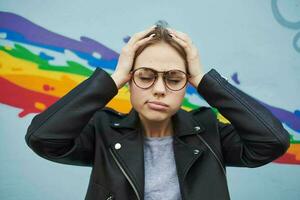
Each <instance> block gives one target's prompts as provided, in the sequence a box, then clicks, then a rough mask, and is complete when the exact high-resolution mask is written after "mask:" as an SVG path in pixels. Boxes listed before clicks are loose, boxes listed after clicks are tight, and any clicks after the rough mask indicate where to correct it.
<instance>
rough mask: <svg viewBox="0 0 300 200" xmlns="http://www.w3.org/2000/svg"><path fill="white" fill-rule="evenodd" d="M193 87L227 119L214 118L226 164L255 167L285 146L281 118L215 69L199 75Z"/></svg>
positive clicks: (286, 135) (270, 159) (281, 153)
mask: <svg viewBox="0 0 300 200" xmlns="http://www.w3.org/2000/svg"><path fill="white" fill-rule="evenodd" d="M197 91H198V92H199V93H200V94H201V95H202V97H203V98H204V99H205V100H206V101H207V102H208V103H209V104H210V105H211V106H212V107H215V108H217V109H218V111H219V112H220V113H221V114H222V115H223V116H224V117H225V118H226V119H228V120H229V121H230V122H231V124H224V123H221V122H218V128H219V133H220V136H221V144H222V152H223V156H224V161H225V164H226V165H228V166H241V167H258V166H261V165H264V164H267V163H269V162H271V161H273V160H275V159H276V158H278V157H279V156H281V155H283V154H284V153H285V152H286V151H287V149H288V148H289V145H290V139H289V133H288V132H287V131H286V130H285V129H284V128H283V126H282V124H281V122H280V121H279V120H278V119H277V118H276V117H275V116H274V115H273V114H272V113H271V112H270V111H269V110H267V109H266V108H265V107H264V106H263V105H261V104H260V103H259V102H258V101H257V100H255V99H254V98H252V97H251V96H249V95H247V94H246V93H244V92H243V91H241V90H239V89H237V88H236V87H234V86H233V85H231V84H230V83H229V82H228V81H227V80H226V79H224V78H223V77H222V76H221V75H220V74H219V73H218V72H217V71H216V70H215V69H211V70H210V71H209V72H208V73H206V74H205V75H204V76H203V78H202V80H201V82H200V83H199V85H198V87H197Z"/></svg>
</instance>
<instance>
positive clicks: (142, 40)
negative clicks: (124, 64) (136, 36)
mask: <svg viewBox="0 0 300 200" xmlns="http://www.w3.org/2000/svg"><path fill="white" fill-rule="evenodd" d="M154 36H155V33H153V34H151V35H150V36H149V37H146V38H143V39H141V40H139V41H137V42H136V43H135V44H133V51H136V50H137V49H138V48H139V47H140V46H142V45H143V44H145V43H147V42H148V41H150V40H151V39H152V38H153V37H154Z"/></svg>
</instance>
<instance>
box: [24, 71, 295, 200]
mask: <svg viewBox="0 0 300 200" xmlns="http://www.w3.org/2000/svg"><path fill="white" fill-rule="evenodd" d="M197 91H198V92H199V93H200V94H201V95H202V97H203V98H204V99H205V100H206V101H207V102H208V103H209V105H210V106H212V107H215V108H217V109H218V110H219V112H220V113H221V114H222V115H223V116H225V117H226V118H227V119H228V120H229V121H230V122H231V124H224V123H221V122H220V121H218V119H217V118H216V115H215V114H214V112H213V111H212V109H211V108H210V107H204V106H202V107H200V108H198V109H194V110H192V111H190V112H187V111H185V110H182V109H180V110H179V111H178V112H177V113H176V114H175V115H173V116H172V122H173V126H174V130H175V133H174V142H173V147H174V154H175V163H176V168H177V173H178V178H179V184H180V192H181V195H182V199H183V200H198V199H201V200H227V199H230V196H229V192H228V186H227V180H226V168H225V167H226V166H238V167H259V166H262V165H265V164H267V163H270V162H271V161H273V160H274V159H276V158H278V157H279V156H281V155H283V154H284V153H285V152H286V151H287V149H288V147H289V144H290V143H289V133H288V132H287V131H286V130H285V129H284V128H283V126H282V124H281V122H280V121H279V120H278V119H277V118H275V117H274V116H273V115H272V114H271V112H270V111H269V110H267V109H266V108H265V107H263V106H262V105H261V104H260V103H258V102H257V101H256V100H255V99H254V98H252V97H250V96H249V95H247V94H245V93H244V92H242V91H241V90H239V89H237V88H236V87H234V86H233V85H231V84H230V83H229V82H228V81H227V80H226V79H224V78H223V77H222V76H221V75H220V74H219V73H218V72H217V71H216V70H215V69H211V70H210V71H209V72H207V73H206V74H205V75H204V77H203V78H202V80H201V82H200V84H199V85H198V87H197ZM117 93H118V89H117V86H116V85H115V82H114V81H113V79H112V78H111V77H110V75H109V74H108V73H106V72H105V71H104V70H102V69H101V68H97V69H96V70H95V71H94V73H93V74H92V75H91V76H90V77H89V78H87V79H86V80H85V81H83V82H82V83H80V84H79V85H78V86H77V87H75V88H74V89H72V90H71V91H70V92H69V93H67V94H66V95H65V96H63V97H62V98H61V99H59V100H58V101H57V102H56V103H54V104H53V105H51V106H50V107H49V108H47V109H46V110H45V111H43V112H42V113H40V114H38V115H36V116H35V117H34V118H33V120H32V122H31V124H30V126H29V127H28V130H27V134H26V136H25V139H26V143H27V144H28V145H29V147H30V148H31V149H33V151H34V152H36V153H37V154H38V155H39V156H41V157H43V158H45V159H48V160H51V161H54V162H58V163H63V164H70V165H79V166H91V167H92V172H91V176H90V182H89V186H88V189H87V193H86V197H85V199H86V200H102V199H117V200H135V199H140V200H142V199H144V181H145V180H144V159H143V134H141V132H140V131H141V126H140V121H139V117H138V115H137V112H136V111H135V110H134V109H131V111H130V112H129V113H128V114H121V113H118V112H116V111H115V110H113V109H110V108H107V107H105V105H106V104H108V102H109V101H110V100H111V99H112V98H113V97H114V96H115V95H116V94H117Z"/></svg>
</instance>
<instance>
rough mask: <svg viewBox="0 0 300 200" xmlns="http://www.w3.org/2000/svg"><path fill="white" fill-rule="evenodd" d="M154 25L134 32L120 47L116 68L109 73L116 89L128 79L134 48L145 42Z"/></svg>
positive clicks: (149, 38) (151, 36)
mask: <svg viewBox="0 0 300 200" xmlns="http://www.w3.org/2000/svg"><path fill="white" fill-rule="evenodd" d="M155 27H156V26H155V25H154V26H152V27H150V28H149V29H146V30H144V31H141V32H138V33H135V34H134V35H133V36H132V37H131V38H130V40H129V41H128V42H127V44H126V45H125V46H124V47H123V48H122V51H121V54H120V56H119V59H118V64H117V67H116V70H115V71H114V73H113V74H112V75H111V77H112V79H113V80H114V81H115V83H116V85H117V87H118V89H120V88H122V87H123V86H124V85H125V84H126V83H127V82H128V81H129V80H130V79H131V74H130V71H131V69H132V67H133V66H132V64H133V59H134V55H135V52H136V50H137V49H138V48H139V47H140V46H141V45H143V44H145V43H147V42H148V41H149V40H151V38H153V36H154V35H155V34H151V35H150V36H149V37H146V38H144V37H145V36H146V35H147V34H148V33H149V32H151V31H153V30H154V28H155Z"/></svg>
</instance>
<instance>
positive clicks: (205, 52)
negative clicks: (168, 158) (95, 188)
mask: <svg viewBox="0 0 300 200" xmlns="http://www.w3.org/2000/svg"><path fill="white" fill-rule="evenodd" d="M160 19H164V20H166V21H168V22H169V24H170V26H171V27H173V28H175V29H177V30H180V31H183V32H186V33H187V34H189V35H190V37H191V38H192V40H193V42H194V44H195V45H196V46H197V47H198V48H199V52H200V57H201V59H202V63H203V64H204V66H205V71H206V72H207V71H209V70H210V69H211V68H215V69H217V70H218V71H219V72H220V73H221V74H222V75H223V76H225V77H228V78H229V81H230V82H231V83H232V84H233V85H235V86H236V87H238V88H239V89H241V90H243V91H244V92H246V93H247V94H249V95H251V96H253V97H255V98H256V99H257V100H258V101H260V102H261V103H262V104H263V105H265V106H266V107H267V108H268V109H269V110H270V111H271V112H272V113H273V114H274V115H275V116H276V117H277V118H278V119H279V120H280V121H281V122H282V124H283V126H284V127H285V128H286V129H287V130H288V131H289V133H290V141H291V146H290V148H289V150H288V152H287V153H286V154H285V155H284V156H282V157H281V158H279V159H277V160H275V161H274V162H272V163H270V164H268V165H265V166H263V167H260V168H255V169H245V168H227V170H228V184H229V189H230V192H231V197H232V199H233V200H240V199H243V200H250V199H251V200H252V199H257V200H267V199H272V200H282V199H285V200H289V199H291V200H292V199H300V189H299V180H300V101H299V99H300V92H299V91H300V1H299V0H291V1H283V0H267V1H259V0H255V1H254V0H252V1H250V0H247V1H238V0H229V1H216V0H211V1H196V0H195V1H186V2H184V1H179V0H175V1H144V2H143V1H137V0H132V1H99V0H90V1H83V0H82V1H58V0H51V1H39V0H27V1H18V0H1V1H0V163H1V165H0V199H5V200H13V199H24V200H27V199H28V200H40V199H44V200H48V199H49V200H53V199H57V200H63V199H83V198H84V196H85V193H86V189H87V184H88V179H89V174H90V170H91V169H90V168H85V167H76V166H67V165H62V164H58V163H52V162H50V161H47V160H44V159H42V158H40V157H38V156H37V155H36V154H34V153H33V152H32V151H31V150H30V149H29V148H28V147H27V145H26V144H25V139H24V136H25V134H26V130H27V127H28V125H29V124H30V121H31V119H32V118H33V116H34V115H36V114H37V113H40V112H42V111H43V110H45V109H46V108H47V107H49V106H50V105H51V104H53V103H54V102H56V101H57V100H58V99H59V98H60V97H62V96H63V95H64V94H66V93H67V92H68V91H70V90H71V89H72V88H74V87H75V86H76V85H78V84H79V83H80V82H82V81H83V80H85V79H86V78H87V77H88V76H90V75H91V73H92V72H93V70H94V69H95V68H96V67H101V68H102V69H104V70H105V71H107V72H108V73H112V72H113V70H114V69H115V67H116V64H117V61H118V56H119V52H120V50H121V48H122V47H123V46H124V45H125V43H126V42H127V41H128V40H129V38H130V35H132V34H133V33H135V32H138V31H141V30H143V29H145V28H147V27H149V26H151V25H153V24H154V23H155V22H156V21H157V20H160ZM202 105H208V104H207V103H206V102H205V101H204V100H203V98H202V97H201V96H200V95H198V94H197V92H196V90H195V89H194V88H192V87H191V86H189V87H188V89H187V93H186V96H185V99H184V102H183V105H182V107H183V108H184V109H186V110H190V109H193V108H197V107H199V106H202ZM108 106H110V107H112V108H114V109H117V110H119V111H121V112H127V111H129V109H130V108H131V105H130V102H129V92H128V90H127V87H126V86H125V87H123V88H122V89H121V90H120V91H119V94H118V95H117V96H116V97H115V98H114V99H113V100H112V101H111V102H110V103H109V104H108ZM215 111H216V114H217V116H218V118H219V119H220V120H221V121H226V119H225V118H224V117H223V116H221V115H220V114H219V113H218V111H217V110H215ZM297 186H298V187H297Z"/></svg>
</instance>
